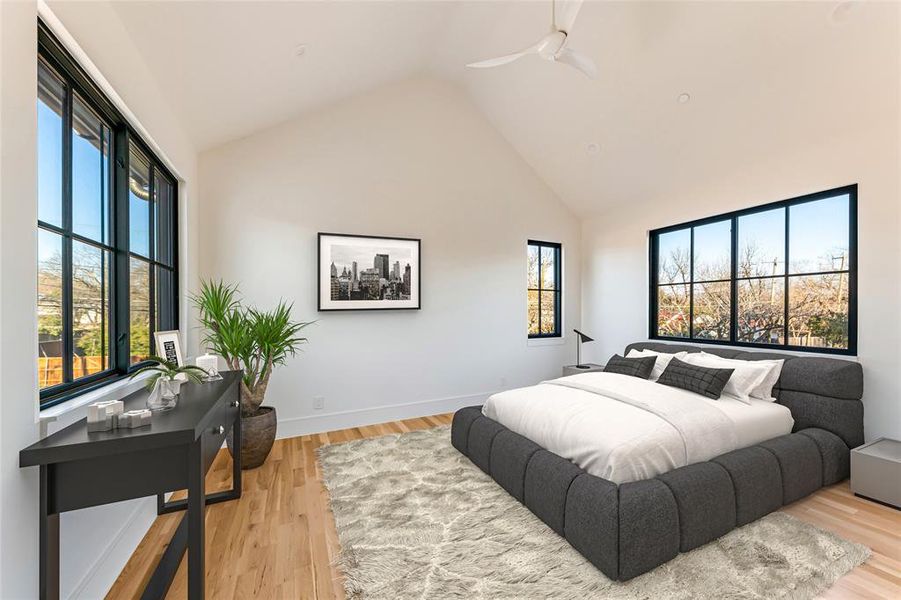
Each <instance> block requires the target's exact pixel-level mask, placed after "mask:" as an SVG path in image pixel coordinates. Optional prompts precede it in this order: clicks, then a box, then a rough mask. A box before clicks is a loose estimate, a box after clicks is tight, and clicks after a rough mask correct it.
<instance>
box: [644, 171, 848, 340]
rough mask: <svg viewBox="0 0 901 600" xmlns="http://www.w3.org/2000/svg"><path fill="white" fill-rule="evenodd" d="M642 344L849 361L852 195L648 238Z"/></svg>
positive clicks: (842, 192)
mask: <svg viewBox="0 0 901 600" xmlns="http://www.w3.org/2000/svg"><path fill="white" fill-rule="evenodd" d="M650 337H651V338H653V339H667V340H682V341H687V340H690V341H692V342H701V343H710V344H728V345H737V346H748V347H755V348H774V349H781V350H798V351H810V352H822V353H830V354H856V353H857V186H856V185H850V186H845V187H841V188H836V189H832V190H827V191H824V192H818V193H815V194H809V195H806V196H801V197H798V198H791V199H788V200H782V201H779V202H773V203H770V204H765V205H762V206H757V207H754V208H749V209H746V210H741V211H736V212H731V213H726V214H722V215H717V216H715V217H709V218H706V219H701V220H698V221H692V222H689V223H682V224H679V225H673V226H671V227H665V228H662V229H656V230H654V231H651V232H650Z"/></svg>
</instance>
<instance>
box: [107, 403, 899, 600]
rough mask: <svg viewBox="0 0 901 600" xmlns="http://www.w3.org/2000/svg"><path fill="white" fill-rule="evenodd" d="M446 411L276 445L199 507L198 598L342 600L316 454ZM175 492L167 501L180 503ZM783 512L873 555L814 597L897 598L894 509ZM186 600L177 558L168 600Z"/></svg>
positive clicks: (153, 549)
mask: <svg viewBox="0 0 901 600" xmlns="http://www.w3.org/2000/svg"><path fill="white" fill-rule="evenodd" d="M452 419H453V415H452V414H441V415H432V416H428V417H420V418H415V419H406V420H403V421H395V422H391V423H381V424H377V425H366V426H362V427H355V428H351V429H345V430H340V431H330V432H323V433H318V434H313V435H304V436H299V437H296V438H289V439H283V440H277V441H276V442H275V445H274V446H273V449H272V454H270V456H269V458H268V460H267V461H266V463H265V464H264V465H263V466H262V467H260V468H259V469H254V470H252V471H245V472H244V493H243V496H242V497H241V499H240V500H237V501H233V502H223V503H220V504H214V505H212V506H210V507H208V508H207V517H206V523H207V524H206V527H207V530H206V533H207V536H206V540H207V550H206V552H207V562H206V565H207V575H206V585H207V598H210V599H213V600H243V599H245V598H254V597H256V598H278V599H281V598H285V599H288V598H291V599H293V598H302V599H317V600H318V599H323V600H324V599H329V600H331V599H334V600H342V599H343V598H344V588H343V584H342V580H341V573H340V572H339V571H338V570H337V568H336V567H335V566H334V559H335V557H336V556H337V554H338V550H339V544H338V533H337V531H336V529H335V522H334V518H333V516H332V512H331V510H330V509H329V506H328V492H327V491H326V490H325V487H324V486H323V484H322V473H321V471H320V469H319V462H318V461H317V460H316V449H317V448H319V447H320V446H322V445H324V444H329V443H340V442H345V441H350V440H357V439H363V438H369V437H378V436H382V435H391V434H397V433H403V432H407V431H415V430H418V429H426V428H431V427H436V426H438V425H449V424H450V423H451V421H452ZM230 485H231V458H230V456H229V454H228V452H227V451H222V452H220V453H219V455H218V456H217V457H216V460H215V461H214V463H213V466H212V468H211V469H210V472H209V474H208V475H207V490H208V491H214V490H221V489H227V488H228V487H229V486H230ZM183 495H184V494H183V492H180V493H179V494H178V495H177V496H176V497H183ZM783 510H785V511H786V512H788V513H789V514H792V515H794V516H796V517H798V518H799V519H802V520H804V521H807V522H809V523H813V524H814V525H817V526H819V527H822V528H824V529H827V530H830V531H833V532H835V533H837V534H838V535H840V536H842V537H844V538H846V539H849V540H852V541H855V542H859V543H861V544H865V545H867V546H869V547H870V548H872V549H873V556H872V557H871V558H870V560H869V561H867V563H865V564H864V565H862V566H860V567H858V568H856V569H854V570H853V571H852V572H851V573H849V574H847V575H845V576H844V577H843V578H842V579H840V580H839V581H838V582H836V584H835V585H834V586H833V587H832V588H831V589H830V590H828V591H827V592H825V593H824V594H823V596H822V598H823V599H826V600H852V599H853V600H859V599H877V598H886V599H888V598H892V599H898V598H901V511H898V510H894V509H892V508H889V507H887V506H883V505H881V504H877V503H875V502H870V501H868V500H864V499H862V498H858V497H856V496H855V495H854V494H852V493H851V490H850V488H849V486H848V483H847V482H845V483H840V484H837V485H834V486H831V487H828V488H825V489H823V490H820V491H818V492H817V493H815V494H813V495H811V496H809V497H808V498H805V499H803V500H800V501H798V502H795V503H794V504H792V505H790V506H787V507H785V508H784V509H783ZM179 519H181V515H180V514H170V515H163V516H161V517H158V518H157V520H156V521H155V522H154V523H153V525H152V526H151V527H150V530H149V531H148V532H147V534H146V535H145V536H144V539H143V540H142V541H141V543H140V544H139V545H138V547H137V549H136V550H135V552H134V554H132V556H131V558H130V559H129V561H128V563H127V564H126V565H125V568H124V569H123V570H122V573H121V574H120V575H119V577H118V579H116V582H115V583H114V584H113V587H112V588H111V589H110V591H109V593H108V594H107V598H108V599H115V600H119V599H123V598H124V599H128V598H140V595H141V594H140V592H141V590H142V589H143V587H144V584H145V583H146V582H147V580H148V578H149V577H150V574H151V572H152V571H153V569H154V567H155V566H156V564H157V563H158V562H159V559H160V557H161V556H162V553H163V551H164V550H165V547H166V543H167V542H168V540H169V539H170V538H171V536H172V533H173V532H174V530H175V527H177V525H178V522H179ZM186 597H187V579H186V561H185V560H182V563H181V564H180V565H179V570H178V572H177V573H176V576H175V581H174V582H173V584H172V587H171V589H170V590H169V594H168V596H167V598H168V599H169V600H181V599H183V598H186Z"/></svg>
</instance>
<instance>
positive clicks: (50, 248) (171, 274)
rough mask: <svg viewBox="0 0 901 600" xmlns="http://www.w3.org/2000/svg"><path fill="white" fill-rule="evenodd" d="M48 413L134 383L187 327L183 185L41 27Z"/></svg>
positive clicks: (40, 303)
mask: <svg viewBox="0 0 901 600" xmlns="http://www.w3.org/2000/svg"><path fill="white" fill-rule="evenodd" d="M37 70H38V90H37V117H38V127H37V132H38V144H37V145H38V198H37V205H38V211H37V212H38V222H37V227H38V281H37V312H38V348H39V354H38V364H37V367H38V382H39V387H40V401H41V407H42V408H45V407H48V406H51V405H54V404H58V403H60V402H63V401H65V400H68V399H70V398H72V397H74V396H76V395H78V394H80V393H83V392H85V391H88V390H90V389H94V388H96V387H98V386H100V385H104V384H106V383H108V382H110V381H112V380H114V379H117V378H120V377H124V376H126V375H127V374H128V373H129V372H130V371H132V370H134V368H135V366H136V365H138V364H140V363H141V362H143V361H145V360H146V359H147V358H148V357H149V356H150V355H151V354H152V353H153V342H152V339H153V332H154V331H155V330H167V329H176V328H177V327H178V301H177V298H178V294H177V280H178V271H177V253H178V243H177V233H176V232H177V222H176V221H177V219H176V215H177V184H176V179H175V178H174V177H173V176H172V174H171V173H170V172H169V171H168V170H167V169H166V168H165V167H164V166H163V165H162V163H161V161H160V160H159V159H158V158H157V157H156V156H155V155H154V154H153V152H151V151H150V149H149V148H148V147H147V145H146V144H145V143H144V142H143V141H142V140H141V138H140V136H138V135H137V134H136V133H135V132H134V130H133V129H132V128H131V127H130V126H129V124H128V122H127V121H126V120H125V119H124V118H123V116H122V115H121V114H120V113H119V112H118V111H117V110H116V109H115V108H114V107H113V105H112V104H111V103H110V102H109V100H108V99H107V98H106V97H105V96H104V95H103V93H102V92H101V91H100V90H99V89H98V88H97V86H95V85H94V83H93V82H92V81H91V79H90V78H89V77H88V76H87V75H86V74H85V73H84V71H83V70H82V69H81V68H80V67H79V66H78V64H77V63H76V62H75V61H74V60H73V59H72V57H71V56H70V55H69V54H68V53H67V52H66V51H65V49H63V47H62V46H61V45H60V44H59V42H58V41H57V40H56V39H55V38H54V37H53V35H52V34H51V33H50V32H49V30H47V28H46V27H45V26H44V25H43V23H39V25H38V57H37Z"/></svg>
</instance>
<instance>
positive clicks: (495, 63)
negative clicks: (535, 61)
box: [466, 39, 544, 69]
mask: <svg viewBox="0 0 901 600" xmlns="http://www.w3.org/2000/svg"><path fill="white" fill-rule="evenodd" d="M543 41H544V40H543V39H542V40H541V41H539V42H538V43H537V44H534V45H532V46H529V47H528V48H526V49H524V50H520V51H519V52H515V53H513V54H508V55H506V56H499V57H497V58H489V59H487V60H480V61H479V62H474V63H470V64H468V65H466V66H467V67H471V68H473V69H487V68H489V67H499V66H501V65H506V64H507V63H512V62H513V61H514V60H516V59H518V58H522V57H523V56H525V55H527V54H537V53H538V48H539V46H541V42H543Z"/></svg>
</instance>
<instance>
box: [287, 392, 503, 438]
mask: <svg viewBox="0 0 901 600" xmlns="http://www.w3.org/2000/svg"><path fill="white" fill-rule="evenodd" d="M494 393H495V392H484V393H481V394H471V395H468V396H454V397H451V398H439V399H437V400H423V401H421V402H410V403H407V404H389V405H386V406H375V407H373V408H363V409H359V410H345V411H340V412H334V413H328V414H324V415H310V416H307V417H293V418H287V419H279V421H278V435H277V438H278V439H282V438H290V437H297V436H300V435H308V434H311V433H322V432H324V431H335V430H337V429H347V428H349V427H361V426H363V425H376V424H378V423H387V422H389V421H398V420H400V419H415V418H416V417H427V416H430V415H437V414H441V413H448V412H453V411H455V410H458V409H461V408H463V407H464V406H472V405H474V404H484V403H485V400H487V399H488V396H490V395H491V394H494Z"/></svg>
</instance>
